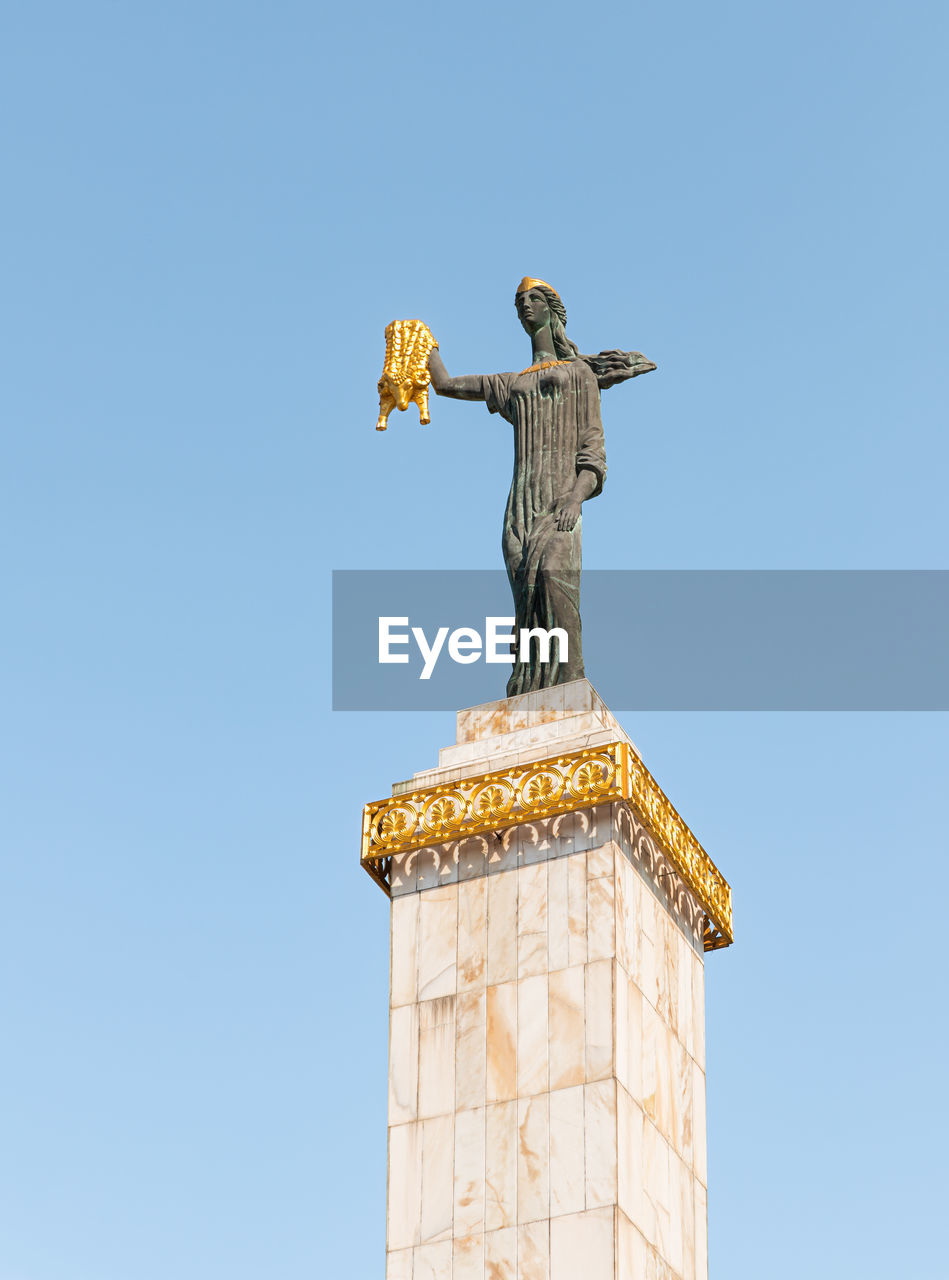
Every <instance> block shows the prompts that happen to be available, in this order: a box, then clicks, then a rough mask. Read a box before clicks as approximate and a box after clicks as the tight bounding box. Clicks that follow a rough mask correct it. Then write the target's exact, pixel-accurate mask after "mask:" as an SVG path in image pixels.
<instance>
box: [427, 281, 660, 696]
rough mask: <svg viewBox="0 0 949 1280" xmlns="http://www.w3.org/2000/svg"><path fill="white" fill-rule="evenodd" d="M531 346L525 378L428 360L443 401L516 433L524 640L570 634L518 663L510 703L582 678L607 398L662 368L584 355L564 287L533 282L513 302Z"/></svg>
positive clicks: (512, 572)
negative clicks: (478, 407) (585, 517)
mask: <svg viewBox="0 0 949 1280" xmlns="http://www.w3.org/2000/svg"><path fill="white" fill-rule="evenodd" d="M514 305H515V307H516V308H517V314H518V318H519V319H520V322H521V324H522V325H523V327H524V329H525V331H526V332H527V333H528V334H529V335H530V340H531V363H530V365H529V366H528V368H526V369H522V370H521V372H520V373H496V374H484V375H480V374H474V375H468V376H464V377H460V378H452V377H449V375H448V371H447V370H446V368H445V365H444V364H443V362H442V359H441V356H440V355H439V353H438V349H437V347H436V348H435V349H433V350H432V351H431V353H430V355H429V357H428V371H429V373H430V375H431V380H432V386H433V387H434V388H435V390H436V391H437V392H438V394H439V395H440V396H451V397H453V398H454V399H456V400H483V401H484V402H485V403H486V404H487V406H488V411H489V412H490V413H499V414H500V415H501V417H502V418H505V419H506V420H507V421H508V422H510V423H511V425H512V426H513V428H514V478H513V480H512V481H511V491H510V494H509V495H508V500H507V508H506V510H505V512H504V534H503V539H502V545H503V549H504V563H505V565H506V567H507V574H508V579H509V581H510V583H511V591H512V593H513V595H514V611H515V624H514V625H515V636H517V635H519V633H520V630H521V629H522V628H526V629H528V630H530V629H533V628H538V627H539V628H543V629H544V630H546V631H551V630H552V629H553V628H555V627H559V628H561V629H562V630H563V631H565V632H566V634H567V636H568V641H569V642H568V645H567V654H566V656H565V657H564V656H563V655H561V654H560V653H559V652H558V645H557V643H556V640H555V642H554V644H553V645H552V647H551V654H550V661H548V662H547V663H542V662H541V661H539V657H540V654H539V651H538V646H537V644H536V643H534V644H532V645H531V646H530V657H529V658H528V659H525V660H523V661H522V660H521V659H520V658H519V657H516V660H515V663H514V669H513V671H512V673H511V678H510V680H509V681H508V685H507V693H508V697H511V696H513V695H514V694H516V693H526V692H528V690H530V689H541V688H545V687H546V686H548V685H555V684H565V683H566V682H567V681H568V680H579V679H580V678H581V676H582V675H583V651H582V648H581V638H580V530H581V524H582V521H581V516H580V510H581V506H582V504H583V503H584V502H586V501H587V499H588V498H595V497H596V496H597V494H598V493H599V492H600V490H601V489H602V488H603V480H604V478H605V476H606V449H605V445H604V442H603V424H602V422H601V420H600V391H601V389H605V388H607V387H611V386H613V385H614V384H615V383H617V382H622V381H625V379H627V378H634V377H636V375H637V374H640V373H648V372H649V371H650V370H651V369H655V367H656V366H655V365H654V364H653V363H652V361H651V360H647V359H646V358H645V356H643V355H641V354H640V353H639V352H638V351H602V352H600V354H599V355H595V356H583V355H580V354H579V351H578V349H577V346H576V344H575V343H573V342H571V341H570V339H569V338H568V337H567V334H566V324H567V312H566V309H565V308H564V305H563V302H562V301H561V299H560V295H559V294H558V293H557V291H556V289H554V288H552V286H551V285H549V284H547V283H546V282H545V281H543V280H535V279H533V278H531V277H529V276H525V277H524V279H523V280H522V281H521V283H520V284H519V285H518V287H517V292H516V294H515V298H514Z"/></svg>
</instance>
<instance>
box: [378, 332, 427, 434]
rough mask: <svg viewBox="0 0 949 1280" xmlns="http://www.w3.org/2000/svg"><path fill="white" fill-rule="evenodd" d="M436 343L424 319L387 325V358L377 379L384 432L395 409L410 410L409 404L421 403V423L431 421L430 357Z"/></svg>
mask: <svg viewBox="0 0 949 1280" xmlns="http://www.w3.org/2000/svg"><path fill="white" fill-rule="evenodd" d="M437 346H438V343H437V342H436V341H435V339H434V337H433V336H432V331H431V329H430V328H429V327H428V325H427V324H425V323H424V322H423V321H422V320H393V321H392V323H391V324H388V325H386V359H385V364H384V365H383V368H382V377H381V378H380V379H379V382H378V387H379V420H378V422H377V423H376V430H377V431H385V429H386V427H387V426H388V425H389V414H390V413H391V412H392V410H393V409H407V408H408V407H409V405H410V404H417V405H418V416H419V422H421V424H422V426H426V425H427V424H428V423H429V422H431V420H432V419H431V417H430V416H429V412H428V387H429V383H430V382H431V380H432V376H431V374H430V373H429V371H428V357H429V356H430V355H431V353H432V351H433V350H434V349H435V348H436V347H437Z"/></svg>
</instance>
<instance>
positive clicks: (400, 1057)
mask: <svg viewBox="0 0 949 1280" xmlns="http://www.w3.org/2000/svg"><path fill="white" fill-rule="evenodd" d="M363 865H364V866H365V867H366V869H367V870H368V871H369V872H370V874H372V875H373V878H374V879H376V880H377V882H378V883H380V884H381V885H382V886H383V887H384V888H386V890H387V892H389V894H390V896H391V900H392V917H391V972H390V1051H389V1165H388V1232H387V1268H386V1278H387V1280H580V1278H581V1277H582V1280H646V1278H647V1277H649V1278H650V1280H652V1278H653V1277H656V1278H659V1277H667V1276H675V1277H680V1278H681V1280H705V1278H706V1275H707V1265H706V1161H705V1073H704V1067H705V1038H704V951H705V950H706V949H715V948H716V947H719V946H724V945H727V944H728V942H730V941H731V901H730V892H729V890H728V886H727V885H726V884H725V882H724V880H722V879H721V876H720V874H719V873H718V872H717V870H716V868H715V867H714V865H713V864H712V863H711V862H710V860H709V859H708V857H707V855H706V854H705V853H704V850H702V848H701V846H700V845H699V844H698V842H697V841H696V840H695V838H694V836H692V834H691V832H690V831H689V830H688V828H687V827H686V826H685V824H684V823H683V822H682V820H681V819H680V818H679V817H678V814H676V812H675V810H674V809H673V808H672V806H671V804H670V803H669V801H668V800H667V799H666V797H665V796H664V795H663V793H662V792H661V791H660V789H659V788H658V786H657V784H656V783H655V781H654V780H653V779H652V777H651V775H649V773H648V771H647V770H645V768H644V766H643V765H642V761H641V760H640V758H639V755H638V753H637V751H636V749H635V747H634V746H633V745H632V743H630V741H629V739H628V737H627V736H626V735H625V733H624V732H623V731H622V729H621V728H620V727H619V725H618V724H617V722H616V721H615V720H614V719H613V717H612V716H611V715H610V713H609V711H608V710H607V709H606V707H605V706H604V704H603V703H602V702H601V700H600V699H599V698H598V697H597V695H596V693H595V691H594V690H593V688H592V686H591V685H590V684H589V683H588V682H587V681H586V680H580V681H576V682H574V683H572V684H568V685H561V686H557V687H555V688H552V689H545V690H541V691H539V692H537V693H530V694H524V695H522V696H519V697H516V698H509V699H504V700H502V701H499V702H493V703H488V704H485V705H484V706H480V707H474V708H472V709H470V710H467V711H462V712H459V714H458V741H457V743H456V744H455V745H454V746H451V747H447V748H445V749H444V750H443V751H442V752H441V753H440V759H439V766H438V768H436V769H432V770H429V771H427V772H424V773H420V774H417V775H416V776H415V778H414V779H412V780H410V781H409V782H406V783H403V784H399V785H398V786H396V787H395V788H394V789H393V795H392V796H391V797H390V798H388V799H387V800H384V801H380V802H379V803H378V804H372V805H368V806H367V807H366V815H365V821H364V834H363Z"/></svg>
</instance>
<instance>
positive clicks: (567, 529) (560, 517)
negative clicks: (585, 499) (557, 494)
mask: <svg viewBox="0 0 949 1280" xmlns="http://www.w3.org/2000/svg"><path fill="white" fill-rule="evenodd" d="M554 519H555V520H556V521H557V528H558V529H559V530H560V531H561V533H572V532H573V530H574V528H575V527H576V523H577V521H578V520H579V519H580V503H579V502H578V501H577V499H576V498H575V497H574V496H573V494H572V493H568V494H567V495H566V497H563V498H558V499H557V501H556V502H555V503H554Z"/></svg>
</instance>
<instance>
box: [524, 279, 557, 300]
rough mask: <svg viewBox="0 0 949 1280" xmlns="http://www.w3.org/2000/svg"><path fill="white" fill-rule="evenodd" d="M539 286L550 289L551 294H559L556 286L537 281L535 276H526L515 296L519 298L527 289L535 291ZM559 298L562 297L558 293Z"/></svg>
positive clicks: (544, 281)
mask: <svg viewBox="0 0 949 1280" xmlns="http://www.w3.org/2000/svg"><path fill="white" fill-rule="evenodd" d="M538 285H543V287H544V288H545V289H549V290H550V292H551V293H557V290H556V289H555V288H554V286H553V285H552V284H548V283H547V281H546V280H535V279H534V277H533V276H525V277H524V279H523V280H522V281H521V283H520V284H519V285H518V286H517V288H516V289H515V290H514V296H515V297H517V295H518V294H519V293H523V292H524V291H525V290H526V289H535V288H536V287H537V286H538ZM557 297H558V298H559V297H560V294H559V293H557Z"/></svg>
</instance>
